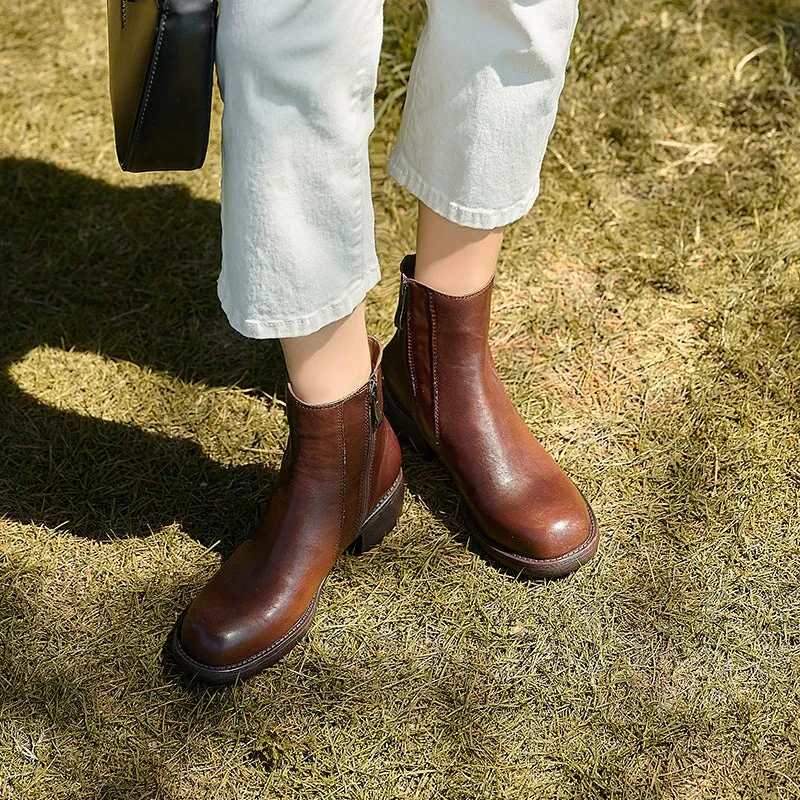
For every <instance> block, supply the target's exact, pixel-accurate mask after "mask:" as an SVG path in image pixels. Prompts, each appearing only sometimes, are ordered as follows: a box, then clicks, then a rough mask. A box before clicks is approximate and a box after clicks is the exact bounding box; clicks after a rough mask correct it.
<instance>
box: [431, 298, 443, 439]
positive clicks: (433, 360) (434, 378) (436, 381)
mask: <svg viewBox="0 0 800 800" xmlns="http://www.w3.org/2000/svg"><path fill="white" fill-rule="evenodd" d="M428 308H429V310H430V315H431V379H432V382H433V431H434V435H435V436H436V444H437V445H438V444H439V440H440V439H441V435H440V428H439V379H438V377H437V368H436V365H437V355H438V344H437V340H436V306H435V304H434V302H433V295H431V294H429V295H428Z"/></svg>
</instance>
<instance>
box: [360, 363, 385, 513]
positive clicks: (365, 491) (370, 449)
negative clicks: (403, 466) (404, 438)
mask: <svg viewBox="0 0 800 800" xmlns="http://www.w3.org/2000/svg"><path fill="white" fill-rule="evenodd" d="M368 402H369V433H368V436H369V440H368V442H367V460H366V463H365V464H364V480H363V483H362V490H361V492H362V493H361V524H362V525H363V524H364V520H365V519H366V518H367V514H368V512H369V508H367V504H368V503H369V493H370V489H371V486H370V480H369V476H370V473H371V472H372V458H373V455H374V453H375V432H376V430H377V428H378V425H380V424H381V420H382V419H383V412H382V411H381V408H380V405H379V403H378V378H377V377H376V375H375V373H373V374H372V375H370V378H369V400H368Z"/></svg>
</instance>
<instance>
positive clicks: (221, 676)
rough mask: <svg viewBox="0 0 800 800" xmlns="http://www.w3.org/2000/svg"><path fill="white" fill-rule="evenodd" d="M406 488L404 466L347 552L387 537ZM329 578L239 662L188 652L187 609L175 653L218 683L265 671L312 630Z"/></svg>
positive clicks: (186, 666) (190, 669) (174, 637)
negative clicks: (286, 624) (286, 625)
mask: <svg viewBox="0 0 800 800" xmlns="http://www.w3.org/2000/svg"><path fill="white" fill-rule="evenodd" d="M404 488H405V481H404V478H403V470H402V469H401V470H400V472H399V473H398V474H397V477H396V478H395V480H394V483H393V484H392V486H391V488H390V489H389V491H388V492H386V494H385V495H384V496H383V497H382V498H381V499H380V501H379V502H378V504H377V505H376V506H375V508H374V509H373V510H372V511H371V512H370V514H369V516H368V517H367V519H366V520H365V521H364V524H363V525H362V526H361V529H360V530H359V533H358V536H357V537H356V539H355V541H354V542H353V543H352V544H351V545H350V546H349V547H348V548H347V552H349V553H352V554H354V555H360V554H362V553H366V552H368V551H369V550H371V549H372V548H373V547H376V546H377V545H378V544H380V543H381V541H383V538H384V537H385V536H386V535H387V534H388V533H389V532H390V531H391V530H392V529H393V528H394V526H395V525H396V524H397V520H398V519H399V518H400V513H401V512H402V509H403V492H404ZM327 579H328V576H327V575H326V576H325V578H323V580H322V583H321V584H320V585H319V588H318V589H317V591H316V592H315V593H314V597H313V598H312V599H311V602H310V603H309V605H308V608H306V610H305V611H304V612H303V613H302V615H301V616H300V618H299V619H298V620H297V622H295V623H294V625H292V627H291V628H290V629H289V630H288V631H287V632H286V633H284V634H283V636H281V637H280V638H279V639H278V640H277V641H275V642H273V643H272V644H271V645H270V646H269V647H266V648H264V649H263V650H260V651H259V652H258V653H255V654H254V655H252V656H249V657H248V658H245V659H243V660H242V661H237V662H236V663H235V664H222V665H219V666H217V665H214V664H205V663H204V662H202V661H198V660H197V659H196V658H194V657H193V656H191V655H189V653H187V652H186V650H185V649H184V647H183V644H182V643H181V637H180V631H181V625H182V623H183V618H184V616H185V614H186V612H185V611H184V612H183V613H182V614H181V615H180V616H179V617H178V619H177V620H176V622H175V624H174V625H173V627H172V631H171V633H170V639H171V641H172V653H173V655H174V657H175V660H176V661H177V662H178V665H179V666H180V667H181V668H182V669H183V670H184V671H185V672H187V673H189V674H190V675H193V676H195V677H197V678H199V679H200V680H202V681H203V682H205V683H208V684H212V685H215V686H220V685H227V684H233V683H236V682H237V681H240V680H243V679H245V678H249V677H250V676H251V675H255V674H256V673H257V672H261V670H263V669H266V668H267V667H271V666H272V665H273V664H276V663H277V662H278V661H280V660H281V659H282V658H283V657H284V656H285V655H286V654H287V653H288V652H289V651H290V650H291V649H292V648H293V647H294V646H295V645H296V644H297V643H298V642H299V641H300V639H302V638H303V636H305V634H306V633H307V632H308V630H309V628H310V627H311V624H312V623H313V621H314V613H315V612H316V610H317V603H318V601H319V596H320V594H321V593H322V589H323V587H324V586H325V581H326V580H327Z"/></svg>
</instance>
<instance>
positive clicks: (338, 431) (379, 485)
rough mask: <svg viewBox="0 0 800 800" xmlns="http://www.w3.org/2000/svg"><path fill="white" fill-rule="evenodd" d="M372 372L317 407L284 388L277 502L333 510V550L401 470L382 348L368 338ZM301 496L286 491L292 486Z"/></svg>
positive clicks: (342, 543)
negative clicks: (388, 412)
mask: <svg viewBox="0 0 800 800" xmlns="http://www.w3.org/2000/svg"><path fill="white" fill-rule="evenodd" d="M369 346H370V355H371V359H372V371H371V374H370V377H369V379H368V380H367V382H366V383H365V384H364V385H362V386H361V387H359V388H358V389H357V390H355V391H354V392H353V393H351V394H350V395H348V396H347V397H345V398H343V399H341V400H338V401H334V402H331V403H325V404H320V405H309V404H307V403H304V402H303V401H302V400H300V399H299V398H298V397H297V396H296V395H295V394H294V392H293V391H292V387H291V384H290V383H288V382H287V385H286V415H287V419H288V423H289V439H288V442H287V446H286V451H285V455H284V459H283V462H282V464H281V469H280V473H279V475H278V479H277V482H276V496H277V495H279V494H285V495H286V496H287V498H288V496H289V495H293V496H302V497H303V498H304V503H305V504H306V505H307V506H309V507H312V506H313V507H316V508H329V509H337V510H338V515H339V517H340V523H339V533H338V541H337V542H336V548H337V549H338V550H340V551H341V550H343V549H344V548H345V547H347V545H349V544H350V543H351V542H352V540H353V538H354V537H355V535H356V532H357V531H358V529H359V527H360V526H361V524H362V523H363V522H364V519H365V517H366V515H367V513H368V512H369V511H370V509H371V508H372V506H373V505H374V502H373V501H374V498H375V496H376V494H378V493H379V492H380V491H381V490H383V491H386V489H387V488H388V486H384V485H383V484H385V483H386V481H387V480H388V476H389V475H390V474H391V477H392V478H394V476H395V475H396V474H397V471H398V470H399V467H400V458H401V456H400V447H399V444H398V443H397V440H396V437H395V436H394V433H393V431H392V430H391V426H390V425H389V423H388V422H387V421H386V420H385V419H384V414H383V376H382V365H381V360H382V348H381V345H380V343H379V342H378V340H377V339H375V338H374V337H369ZM298 483H300V484H302V485H303V488H302V491H301V492H297V491H291V492H289V491H287V490H289V489H290V488H292V486H293V485H294V489H295V490H296V489H297V484H298Z"/></svg>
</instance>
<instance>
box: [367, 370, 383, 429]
mask: <svg viewBox="0 0 800 800" xmlns="http://www.w3.org/2000/svg"><path fill="white" fill-rule="evenodd" d="M369 396H370V408H371V411H372V424H373V429H374V428H377V427H378V425H380V424H381V421H382V420H383V411H382V410H381V406H380V403H379V402H378V379H377V377H375V375H374V374H373V375H372V376H370V379H369Z"/></svg>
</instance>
